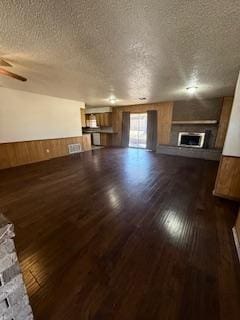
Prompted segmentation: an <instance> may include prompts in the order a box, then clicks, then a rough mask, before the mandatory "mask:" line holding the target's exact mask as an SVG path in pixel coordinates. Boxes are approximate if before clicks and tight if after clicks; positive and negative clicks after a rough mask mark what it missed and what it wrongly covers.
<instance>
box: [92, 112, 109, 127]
mask: <svg viewBox="0 0 240 320" xmlns="http://www.w3.org/2000/svg"><path fill="white" fill-rule="evenodd" d="M95 116H96V119H97V125H98V126H100V127H111V126H112V113H111V112H104V113H96V114H95Z"/></svg>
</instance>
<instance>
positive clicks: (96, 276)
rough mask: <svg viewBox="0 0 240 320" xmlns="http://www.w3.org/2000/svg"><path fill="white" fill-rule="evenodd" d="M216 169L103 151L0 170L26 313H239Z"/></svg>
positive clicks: (227, 208)
mask: <svg viewBox="0 0 240 320" xmlns="http://www.w3.org/2000/svg"><path fill="white" fill-rule="evenodd" d="M217 165H218V164H217V163H216V162H210V161H204V160H196V159H186V158H180V157H171V156H160V155H156V154H154V153H151V152H148V151H146V150H137V149H100V150H94V151H90V152H86V153H81V154H79V155H74V156H72V157H66V158H61V159H55V160H51V161H47V162H42V163H38V164H33V165H29V166H25V167H19V168H13V169H8V170H3V171H0V206H1V208H3V210H4V212H5V214H6V215H7V216H8V218H9V219H11V220H12V221H13V222H14V224H15V227H16V235H17V236H16V243H17V249H18V252H19V257H20V261H21V266H22V269H23V272H24V276H25V280H26V285H27V288H28V292H29V295H30V299H31V303H32V306H33V310H34V314H35V319H41V320H42V319H44V320H46V319H48V320H76V319H81V320H82V319H84V320H85V319H94V320H102V319H104V320H108V319H114V320H123V319H124V320H128V319H129V320H135V319H137V320H141V319H144V320H145V319H146V320H149V319H150V320H151V319H154V320H155V319H161V320H167V319H168V320H172V319H173V320H175V319H176V320H189V319H194V320H198V319H199V320H200V319H201V320H203V319H211V320H212V319H221V320H222V319H224V320H226V319H227V320H235V319H239V314H240V303H239V301H240V267H239V264H238V260H237V255H236V252H235V248H234V243H233V238H232V233H231V228H232V226H233V224H234V219H235V213H236V209H237V208H236V204H235V203H232V202H230V201H227V200H222V199H218V198H215V197H213V196H212V190H213V186H214V180H215V176H216V171H217Z"/></svg>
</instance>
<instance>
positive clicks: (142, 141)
mask: <svg viewBox="0 0 240 320" xmlns="http://www.w3.org/2000/svg"><path fill="white" fill-rule="evenodd" d="M146 146H147V113H131V114H130V130H129V147H130V148H146Z"/></svg>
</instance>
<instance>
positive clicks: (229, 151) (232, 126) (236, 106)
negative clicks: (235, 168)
mask: <svg viewBox="0 0 240 320" xmlns="http://www.w3.org/2000/svg"><path fill="white" fill-rule="evenodd" d="M223 155H225V156H233V157H240V75H239V77H238V82H237V86H236V90H235V95H234V100H233V106H232V112H231V116H230V121H229V125H228V130H227V135H226V140H225V143H224V148H223Z"/></svg>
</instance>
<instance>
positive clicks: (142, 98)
mask: <svg viewBox="0 0 240 320" xmlns="http://www.w3.org/2000/svg"><path fill="white" fill-rule="evenodd" d="M146 99H147V98H146V97H141V98H139V100H146Z"/></svg>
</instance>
